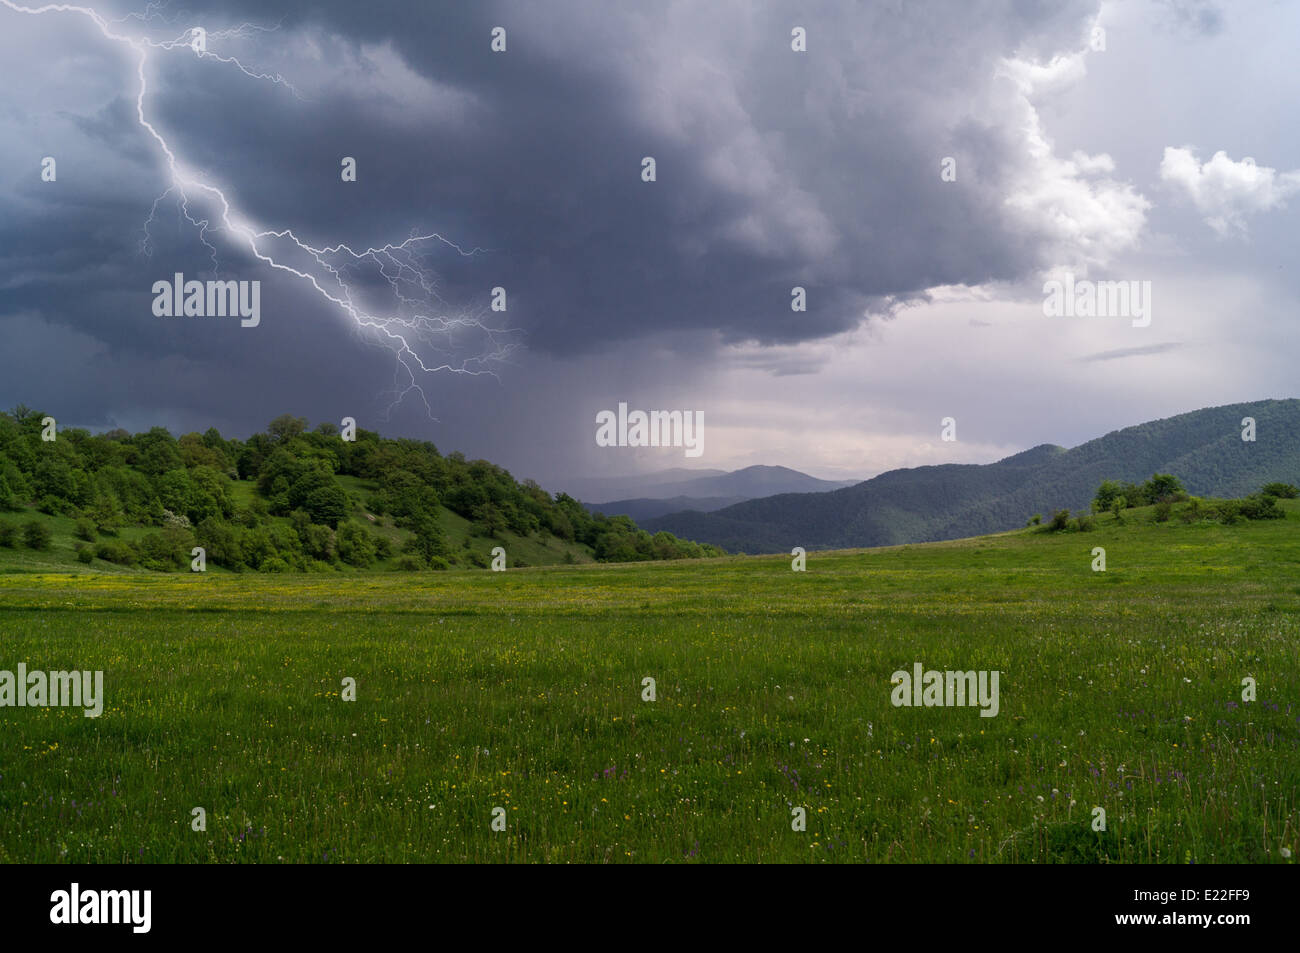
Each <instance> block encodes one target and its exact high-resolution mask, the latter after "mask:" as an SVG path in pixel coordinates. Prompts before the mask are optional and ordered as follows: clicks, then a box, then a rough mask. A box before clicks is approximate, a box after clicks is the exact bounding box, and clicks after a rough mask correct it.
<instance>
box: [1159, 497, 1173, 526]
mask: <svg viewBox="0 0 1300 953" xmlns="http://www.w3.org/2000/svg"><path fill="white" fill-rule="evenodd" d="M1173 508H1174V505H1173V504H1172V503H1170V502H1169V501H1168V500H1161V501H1160V502H1159V503H1157V504H1156V522H1157V523H1167V522H1169V514H1170V512H1172V511H1173Z"/></svg>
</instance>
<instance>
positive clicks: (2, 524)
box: [0, 520, 18, 547]
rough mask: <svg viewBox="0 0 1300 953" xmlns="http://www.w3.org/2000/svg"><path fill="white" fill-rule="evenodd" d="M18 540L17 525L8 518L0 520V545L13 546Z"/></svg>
mask: <svg viewBox="0 0 1300 953" xmlns="http://www.w3.org/2000/svg"><path fill="white" fill-rule="evenodd" d="M17 542H18V527H17V526H15V525H14V524H13V523H10V522H9V521H8V520H0V546H8V547H13V546H15V545H17Z"/></svg>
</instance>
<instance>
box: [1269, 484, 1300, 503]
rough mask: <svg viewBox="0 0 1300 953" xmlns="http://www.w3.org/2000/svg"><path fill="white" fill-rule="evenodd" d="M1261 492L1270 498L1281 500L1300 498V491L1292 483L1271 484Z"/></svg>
mask: <svg viewBox="0 0 1300 953" xmlns="http://www.w3.org/2000/svg"><path fill="white" fill-rule="evenodd" d="M1259 492H1261V493H1264V494H1267V495H1268V496H1276V497H1277V498H1278V499H1280V500H1294V499H1295V498H1296V497H1298V496H1300V489H1297V488H1296V487H1294V486H1292V485H1291V484H1290V483H1269V484H1268V485H1266V486H1265V487H1264V488H1263V489H1262V490H1260V491H1259Z"/></svg>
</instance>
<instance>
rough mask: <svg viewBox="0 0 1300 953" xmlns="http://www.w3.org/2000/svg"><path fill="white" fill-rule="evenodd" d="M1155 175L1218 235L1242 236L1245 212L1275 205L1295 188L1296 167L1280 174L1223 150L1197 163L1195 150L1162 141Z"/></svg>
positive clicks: (1299, 179) (1299, 174)
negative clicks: (1186, 199) (1175, 190)
mask: <svg viewBox="0 0 1300 953" xmlns="http://www.w3.org/2000/svg"><path fill="white" fill-rule="evenodd" d="M1160 178H1161V179H1163V180H1164V181H1165V182H1168V183H1170V184H1171V185H1173V186H1176V187H1177V188H1178V189H1180V190H1181V191H1182V192H1184V193H1186V195H1187V196H1188V197H1189V198H1190V199H1191V200H1192V204H1193V205H1195V206H1196V210H1197V211H1198V212H1200V213H1201V214H1202V215H1204V216H1205V221H1206V224H1208V225H1209V226H1210V227H1211V228H1213V229H1214V230H1215V231H1216V232H1218V233H1219V234H1220V235H1222V236H1228V235H1232V234H1243V235H1244V234H1245V232H1246V216H1247V215H1251V214H1257V213H1259V212H1267V211H1268V210H1269V209H1273V208H1278V207H1280V206H1282V205H1284V204H1285V203H1286V200H1287V198H1289V197H1290V196H1291V195H1294V194H1295V193H1296V192H1297V191H1298V190H1300V170H1298V171H1295V172H1283V173H1280V174H1279V173H1278V171H1277V170H1276V169H1271V168H1269V167H1268V166H1259V165H1256V164H1255V160H1254V159H1252V158H1250V157H1249V156H1247V157H1246V158H1243V159H1241V160H1240V161H1236V162H1234V161H1233V160H1232V159H1229V158H1228V154H1227V153H1226V152H1224V151H1223V150H1222V149H1221V150H1219V151H1218V152H1216V153H1215V154H1214V157H1213V158H1212V159H1210V161H1208V162H1205V163H1200V162H1198V161H1197V159H1196V152H1195V150H1194V149H1192V148H1188V147H1184V148H1176V147H1174V146H1166V147H1165V155H1164V158H1163V159H1162V160H1161V161H1160Z"/></svg>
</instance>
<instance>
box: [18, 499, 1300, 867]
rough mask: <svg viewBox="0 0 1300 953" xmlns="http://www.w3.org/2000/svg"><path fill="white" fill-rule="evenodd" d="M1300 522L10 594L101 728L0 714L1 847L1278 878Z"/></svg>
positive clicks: (1291, 740) (1290, 830)
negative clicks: (995, 689)
mask: <svg viewBox="0 0 1300 953" xmlns="http://www.w3.org/2000/svg"><path fill="white" fill-rule="evenodd" d="M1284 506H1285V507H1286V509H1287V510H1288V519H1287V520H1285V521H1275V522H1268V523H1252V524H1243V525H1239V526H1234V527H1223V526H1217V525H1211V524H1195V525H1183V524H1181V523H1179V522H1177V521H1176V520H1175V521H1173V522H1170V523H1165V524H1153V523H1145V522H1142V521H1141V520H1138V519H1132V518H1131V519H1130V521H1129V523H1128V524H1127V525H1124V526H1118V525H1115V524H1114V523H1113V521H1112V519H1111V518H1110V517H1106V518H1105V519H1103V520H1102V521H1101V526H1100V528H1099V529H1098V530H1097V531H1095V532H1092V533H1069V534H1060V535H1047V534H1041V533H1031V532H1028V531H1018V532H1013V533H1006V534H1001V535H998V536H992V537H984V538H978V539H969V540H959V541H955V542H951V543H937V544H927V545H915V546H903V547H894V548H889V549H879V550H868V551H851V552H840V553H826V554H821V553H814V554H811V555H810V557H809V561H808V571H807V572H806V573H802V574H800V573H793V572H791V571H790V563H789V558H788V557H749V558H740V557H733V558H726V559H719V560H709V561H692V562H689V563H686V562H683V563H661V564H639V565H635V566H580V567H552V568H538V569H525V570H519V571H513V572H507V573H490V572H484V571H477V572H446V573H425V574H418V575H410V574H402V575H396V574H382V573H374V574H358V575H352V576H346V577H341V576H329V575H294V576H288V575H286V576H256V575H251V574H246V575H243V576H231V575H225V576H221V575H208V576H206V577H200V576H193V575H184V574H176V575H140V574H127V575H122V574H118V575H109V574H105V573H84V574H80V575H46V576H41V575H17V574H8V575H4V576H0V645H3V649H0V668H7V669H13V668H14V667H15V666H16V664H17V663H18V662H19V661H25V662H26V663H27V664H28V665H29V666H32V667H37V666H39V667H41V668H74V667H75V668H90V669H95V668H102V669H104V670H105V672H106V675H105V679H106V688H107V693H108V705H107V708H106V710H105V713H104V715H103V717H101V718H99V719H86V718H83V717H82V716H81V714H80V713H79V712H74V711H69V710H59V709H44V710H33V709H11V708H4V709H0V859H5V860H11V861H16V860H24V861H57V860H60V859H66V860H71V861H80V860H99V861H114V862H116V861H134V860H143V861H177V860H188V861H193V860H212V861H230V860H258V861H268V862H276V861H280V860H283V861H286V862H291V861H306V862H313V861H323V860H328V861H331V862H333V861H348V862H354V861H366V860H377V859H388V860H475V861H487V860H550V861H563V860H583V861H606V860H608V861H628V860H636V861H644V862H662V861H679V862H680V861H687V860H699V861H717V860H769V861H770V860H794V861H800V860H807V861H823V860H830V861H837V860H854V861H860V860H870V861H955V862H991V861H1094V862H1095V861H1104V860H1111V861H1157V862H1170V863H1185V862H1187V861H1189V860H1195V861H1196V862H1197V863H1209V862H1215V861H1221V862H1246V861H1249V862H1258V861H1270V860H1272V861H1276V860H1279V859H1280V853H1279V849H1280V847H1282V846H1287V847H1289V848H1290V849H1291V850H1292V851H1295V850H1296V849H1297V848H1300V843H1297V841H1300V837H1297V828H1298V827H1300V805H1298V804H1297V791H1300V757H1298V749H1300V731H1298V724H1300V710H1298V706H1297V704H1296V702H1295V699H1296V697H1297V689H1300V656H1298V653H1297V651H1296V649H1297V643H1298V642H1300V532H1298V531H1300V505H1297V501H1289V502H1287V503H1284ZM1094 546H1103V547H1105V549H1106V552H1107V561H1108V571H1107V572H1105V573H1094V572H1092V571H1091V570H1090V568H1089V565H1090V562H1091V558H1092V557H1091V549H1092V548H1093V547H1094ZM915 661H920V662H923V663H924V664H925V665H926V667H927V668H940V669H947V668H960V669H997V670H999V671H1000V672H1001V673H1002V675H1001V713H1000V714H999V715H998V716H997V717H996V718H980V717H979V716H978V711H977V709H974V708H956V709H949V708H932V709H911V708H894V707H893V706H892V705H891V704H890V702H889V693H890V684H889V679H890V675H891V673H892V672H893V671H894V670H896V669H900V668H901V669H907V668H910V666H911V664H912V663H913V662H915ZM1246 675H1250V676H1252V677H1254V678H1256V679H1257V680H1258V684H1259V700H1258V701H1256V702H1254V703H1252V704H1249V705H1242V704H1240V701H1241V699H1240V692H1241V689H1240V682H1241V679H1242V678H1243V677H1244V676H1246ZM344 676H350V677H354V678H356V679H357V682H358V686H359V699H358V701H357V702H355V703H345V702H342V701H341V700H340V699H339V697H338V693H339V687H340V680H341V679H342V678H343V677H344ZM644 676H654V677H655V678H656V679H657V683H658V700H657V701H655V702H653V703H651V702H643V701H642V700H641V697H640V691H641V687H640V686H641V679H642V678H643V677H644ZM498 805H500V806H503V807H506V808H507V815H508V817H509V826H508V829H507V831H506V832H504V833H494V832H492V831H491V830H490V827H489V825H490V821H491V810H492V808H493V807H494V806H498ZM795 805H798V806H804V807H806V808H807V811H808V829H807V831H806V832H803V833H796V832H793V831H792V830H791V828H790V808H791V807H792V806H795ZM195 806H203V807H205V808H206V810H207V812H208V829H207V831H206V833H194V832H192V831H191V830H190V829H189V820H190V810H191V808H192V807H195ZM1094 806H1102V807H1104V808H1105V809H1106V811H1107V815H1108V830H1107V831H1106V832H1105V833H1103V834H1097V833H1094V832H1093V831H1092V830H1091V829H1090V827H1089V820H1090V812H1091V809H1092V808H1093V807H1094Z"/></svg>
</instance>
